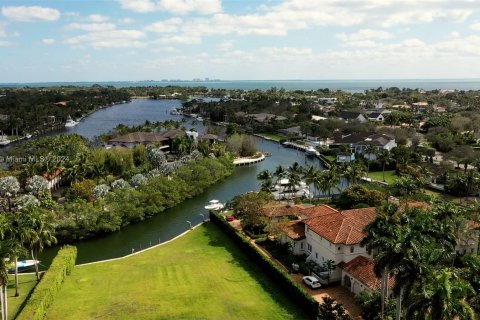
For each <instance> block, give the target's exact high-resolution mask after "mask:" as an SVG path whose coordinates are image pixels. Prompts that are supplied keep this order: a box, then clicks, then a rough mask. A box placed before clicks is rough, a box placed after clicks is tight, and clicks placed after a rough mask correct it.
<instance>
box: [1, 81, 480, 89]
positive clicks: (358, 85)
mask: <svg viewBox="0 0 480 320" xmlns="http://www.w3.org/2000/svg"><path fill="white" fill-rule="evenodd" d="M94 84H99V85H102V86H114V87H117V88H123V87H135V86H139V87H148V86H160V87H164V86H182V87H197V86H204V87H207V88H214V89H244V90H254V89H259V90H268V89H270V88H272V87H276V88H278V89H280V88H284V89H286V90H318V89H324V88H328V89H331V90H344V91H348V92H364V91H365V90H368V89H376V88H378V87H383V88H389V87H398V88H400V89H402V88H411V89H423V90H436V89H439V90H480V79H386V80H231V81H230V80H220V81H111V82H35V83H0V88H2V87H3V88H5V87H52V86H92V85H94Z"/></svg>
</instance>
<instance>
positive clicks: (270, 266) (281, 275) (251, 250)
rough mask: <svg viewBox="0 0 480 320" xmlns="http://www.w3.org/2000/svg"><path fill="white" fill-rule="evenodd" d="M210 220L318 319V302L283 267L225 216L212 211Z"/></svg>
mask: <svg viewBox="0 0 480 320" xmlns="http://www.w3.org/2000/svg"><path fill="white" fill-rule="evenodd" d="M210 221H212V222H213V223H215V224H216V225H218V226H220V227H221V229H222V230H224V231H225V232H226V233H227V234H228V235H229V236H230V238H232V239H233V241H234V242H235V243H236V244H237V245H239V246H240V248H241V249H242V251H243V252H245V253H246V254H247V255H249V257H250V258H252V260H253V261H254V262H255V264H256V265H257V266H258V267H260V268H261V269H262V271H264V272H265V273H266V274H268V275H269V276H270V277H271V278H272V280H273V281H274V282H275V283H277V284H278V285H280V287H282V288H283V289H284V292H285V293H286V294H287V296H288V297H289V298H290V299H291V300H292V301H293V302H294V303H296V304H298V305H299V306H300V308H302V310H303V311H304V312H305V313H306V314H307V315H308V316H309V318H311V319H317V315H318V306H319V304H318V302H317V301H315V299H313V298H312V297H311V296H310V295H309V294H308V293H307V292H306V291H305V290H304V289H303V288H302V287H301V286H300V285H298V283H296V282H295V281H294V280H293V279H292V278H291V277H290V276H289V275H288V274H287V273H286V272H285V271H284V270H283V269H281V268H280V267H279V266H278V265H277V264H276V263H275V262H273V261H272V260H271V259H270V258H268V257H267V256H265V254H263V253H261V252H260V251H259V250H258V249H257V248H256V247H255V246H254V245H253V244H252V243H250V241H249V240H248V239H247V238H246V237H244V236H243V235H242V234H240V233H239V232H237V231H236V230H235V229H234V228H232V227H231V226H230V224H229V223H228V222H227V221H226V220H225V218H224V217H222V216H220V215H219V214H217V213H214V212H210Z"/></svg>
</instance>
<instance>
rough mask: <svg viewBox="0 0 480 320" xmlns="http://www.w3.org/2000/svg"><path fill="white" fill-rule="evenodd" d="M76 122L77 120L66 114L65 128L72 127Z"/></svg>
mask: <svg viewBox="0 0 480 320" xmlns="http://www.w3.org/2000/svg"><path fill="white" fill-rule="evenodd" d="M77 124H78V121H75V120H73V119H72V118H71V117H70V116H68V118H67V122H66V123H65V128H73V127H75V126H76V125H77Z"/></svg>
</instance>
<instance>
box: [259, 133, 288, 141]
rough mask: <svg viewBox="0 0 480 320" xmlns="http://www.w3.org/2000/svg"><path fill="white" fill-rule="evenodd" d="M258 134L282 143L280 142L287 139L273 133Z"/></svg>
mask: <svg viewBox="0 0 480 320" xmlns="http://www.w3.org/2000/svg"><path fill="white" fill-rule="evenodd" d="M257 134H258V135H259V136H261V137H264V138H269V139H272V140H273V141H277V142H280V140H282V139H285V137H282V136H279V135H278V134H273V133H257Z"/></svg>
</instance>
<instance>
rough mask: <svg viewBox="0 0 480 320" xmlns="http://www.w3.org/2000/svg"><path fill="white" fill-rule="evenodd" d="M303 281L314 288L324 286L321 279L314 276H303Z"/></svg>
mask: <svg viewBox="0 0 480 320" xmlns="http://www.w3.org/2000/svg"><path fill="white" fill-rule="evenodd" d="M302 281H303V283H305V284H306V285H307V286H309V287H310V288H312V289H318V288H320V287H321V286H322V285H321V283H320V281H319V280H318V279H317V278H315V277H312V276H305V277H303V278H302Z"/></svg>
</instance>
